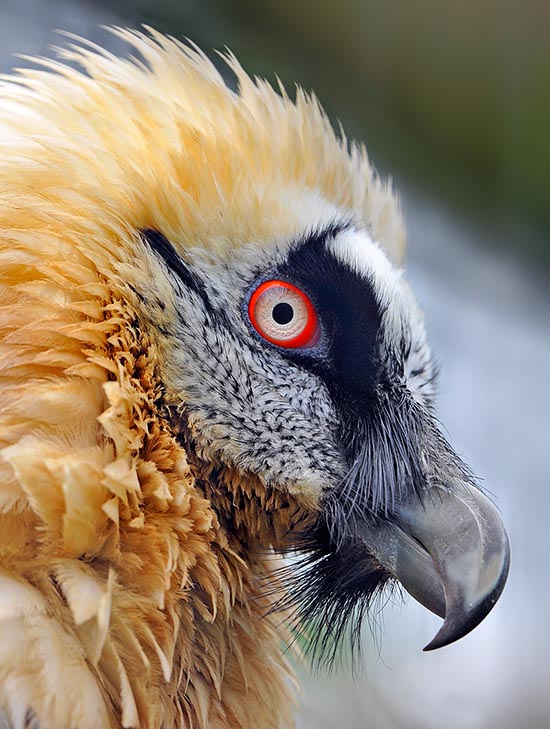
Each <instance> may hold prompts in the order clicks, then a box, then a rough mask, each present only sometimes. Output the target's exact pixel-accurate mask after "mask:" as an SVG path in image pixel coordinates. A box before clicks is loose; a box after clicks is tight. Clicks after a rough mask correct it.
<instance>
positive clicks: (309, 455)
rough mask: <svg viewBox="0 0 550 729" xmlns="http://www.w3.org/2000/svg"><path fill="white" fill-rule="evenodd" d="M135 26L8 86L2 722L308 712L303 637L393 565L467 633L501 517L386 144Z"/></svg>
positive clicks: (344, 623) (359, 602) (245, 720)
mask: <svg viewBox="0 0 550 729" xmlns="http://www.w3.org/2000/svg"><path fill="white" fill-rule="evenodd" d="M116 32H117V33H118V34H119V35H120V36H122V37H123V38H124V39H125V40H126V41H128V42H129V43H130V44H132V46H133V47H134V51H135V53H136V54H137V56H138V57H137V58H130V59H121V58H116V57H114V56H112V55H111V54H109V53H108V52H106V51H104V50H102V49H100V48H97V47H93V46H91V44H86V43H85V42H79V43H77V44H75V45H73V46H69V47H67V48H65V49H62V50H60V51H59V52H60V55H61V57H62V60H61V61H60V62H54V61H41V62H39V64H40V66H41V67H39V68H34V69H32V70H31V69H26V70H23V71H20V72H19V75H17V76H13V77H10V78H7V79H5V80H4V81H3V82H2V88H1V91H0V97H1V103H0V139H1V140H2V145H3V150H4V151H3V156H2V163H1V165H0V177H1V185H2V191H3V192H2V196H1V199H0V256H1V269H0V270H1V274H2V279H1V289H0V341H1V348H2V349H1V357H0V377H1V380H0V382H1V388H2V409H1V411H0V426H1V427H0V448H1V450H0V458H1V460H0V470H1V476H0V478H1V481H0V555H1V556H0V723H2V721H4V722H5V724H2V725H3V726H4V725H6V726H10V727H13V728H14V729H16V728H19V727H27V726H28V727H30V726H32V727H42V728H43V729H46V728H47V727H56V729H72V728H74V727H79V729H86V728H87V727H90V728H92V727H93V728H95V729H97V727H101V728H103V727H115V726H123V727H136V728H138V727H141V728H143V729H145V728H148V729H149V728H151V729H154V728H157V727H158V728H160V727H163V728H165V729H170V728H172V727H174V728H175V727H191V726H193V727H204V728H206V727H209V728H210V729H221V728H222V727H223V728H226V727H235V728H242V729H250V728H251V727H262V729H269V728H270V727H273V728H274V729H275V728H276V727H289V726H291V725H292V703H291V701H290V700H289V680H290V679H289V676H290V675H291V672H290V669H289V666H288V665H287V657H286V654H285V652H284V648H283V647H282V644H283V643H284V641H290V642H293V641H294V640H296V642H297V643H298V644H300V645H301V646H303V645H304V641H305V645H306V648H307V649H308V650H310V651H311V652H312V653H313V654H314V656H315V657H316V659H317V660H318V661H320V662H321V663H330V662H331V661H332V659H333V658H334V656H335V655H336V651H337V648H338V645H339V643H340V641H341V639H342V638H343V637H344V636H345V635H346V634H348V633H349V632H350V631H351V634H352V635H353V636H355V637H356V638H357V636H358V635H359V627H360V623H361V619H362V618H363V617H364V616H365V615H366V614H367V613H368V608H369V604H370V603H371V601H372V600H373V598H375V597H376V596H378V595H380V594H381V592H382V591H383V590H384V588H385V587H386V586H390V587H391V585H395V584H400V585H402V587H403V588H404V589H405V590H406V591H408V592H409V593H410V594H411V595H412V596H413V597H414V598H416V599H417V600H418V601H420V602H421V603H422V604H423V605H424V606H425V607H426V608H428V609H429V610H431V611H432V612H434V613H436V614H437V615H439V616H440V617H441V618H443V624H442V627H441V629H440V630H439V632H438V634H437V635H436V637H435V638H434V639H433V640H432V641H431V643H430V644H429V645H428V646H427V648H428V649H433V648H437V647H440V646H444V645H446V644H448V643H450V642H452V641H455V640H457V639H458V638H460V637H462V636H464V635H465V634H466V633H468V632H469V631H470V630H472V629H473V628H474V627H475V626H476V625H477V624H478V623H479V622H480V621H481V620H482V619H483V618H484V617H485V615H486V614H487V613H488V612H489V611H490V609H491V608H492V606H493V605H494V603H495V602H496V600H497V599H498V597H499V595H500V593H501V591H502V589H503V586H504V582H505V580H506V576H507V571H508V562H509V556H508V555H509V550H508V541H507V537H506V532H505V530H504V527H503V525H502V522H501V519H500V516H499V514H498V512H497V510H496V509H495V507H494V506H493V505H492V503H491V501H489V500H488V499H487V497H486V496H485V495H484V494H483V493H482V492H481V491H480V490H479V488H478V486H477V485H476V482H475V479H474V478H473V475H472V473H471V472H470V470H469V469H468V467H467V466H466V465H465V464H464V463H463V462H462V461H461V459H460V458H459V457H458V456H457V455H456V453H455V452H454V451H453V449H452V448H451V446H450V445H449V443H448V442H447V440H446V439H445V437H444V436H443V435H442V432H441V430H440V428H439V425H438V423H437V420H436V418H435V416H434V412H433V406H432V401H433V394H434V380H435V377H436V370H435V368H434V364H433V360H432V356H431V353H430V348H429V345H428V343H427V339H426V333H425V329H424V325H423V320H422V315H421V312H420V310H419V308H418V306H417V304H416V302H415V299H414V296H413V294H412V292H411V290H410V288H409V286H408V285H407V283H406V281H405V278H404V276H403V272H402V269H401V264H402V255H403V248H404V231H403V224H402V219H401V215H400V210H399V205H398V202H397V200H396V198H395V195H394V193H393V191H392V189H391V186H390V185H389V184H387V183H385V182H382V181H381V180H380V179H379V178H378V177H377V176H376V174H375V173H374V171H373V169H372V167H371V165H370V163H369V160H368V157H367V155H366V152H365V150H364V148H363V147H362V146H360V145H357V144H355V143H353V142H352V143H350V142H348V140H346V138H345V137H344V136H343V135H340V136H339V135H337V134H335V132H334V131H333V129H332V128H331V125H330V123H329V121H328V120H327V117H326V116H325V114H324V113H323V111H322V110H321V108H320V106H319V104H318V102H317V101H316V99H315V97H313V96H311V95H308V94H306V93H304V92H303V91H301V90H300V89H298V91H297V93H296V98H295V99H294V100H291V99H290V98H289V97H288V95H287V94H286V92H285V91H284V89H280V90H279V91H278V92H277V91H275V90H274V89H273V88H272V87H271V86H269V85H268V84H267V83H266V82H264V81H262V80H259V79H251V78H249V77H248V76H247V75H246V73H245V72H244V71H243V70H242V68H241V67H240V66H239V64H238V63H237V61H236V60H235V59H234V58H233V57H232V56H229V55H228V56H226V57H225V61H226V63H227V65H228V70H229V71H230V72H232V73H233V74H234V75H235V77H236V81H237V87H238V91H237V92H234V91H232V90H230V88H229V87H228V86H227V84H226V83H225V81H224V79H223V78H222V76H221V75H220V74H219V72H218V71H217V70H216V68H215V67H214V65H212V63H211V62H210V61H209V60H207V58H206V57H204V55H202V54H201V53H200V52H199V51H198V50H196V49H193V48H190V47H189V46H186V45H183V44H181V43H179V42H177V41H175V40H173V39H169V38H166V37H164V36H161V35H160V34H157V33H155V32H153V31H150V33H149V34H148V35H144V34H141V33H137V32H130V31H116ZM67 61H68V62H69V63H65V62H67ZM75 65H79V66H80V69H81V70H76V69H75V67H74V66H75ZM297 636H298V639H297ZM300 636H301V638H300Z"/></svg>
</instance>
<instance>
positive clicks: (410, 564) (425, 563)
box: [358, 481, 510, 651]
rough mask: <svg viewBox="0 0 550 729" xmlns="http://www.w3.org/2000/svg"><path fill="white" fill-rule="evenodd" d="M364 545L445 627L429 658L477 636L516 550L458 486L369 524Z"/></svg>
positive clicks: (488, 512) (488, 506)
mask: <svg viewBox="0 0 550 729" xmlns="http://www.w3.org/2000/svg"><path fill="white" fill-rule="evenodd" d="M358 536H359V539H360V540H361V541H362V542H363V543H364V545H365V547H366V548H367V549H368V551H369V552H370V553H371V554H372V555H373V556H374V557H375V558H376V560H377V561H378V562H379V563H380V565H381V566H382V567H383V568H384V569H385V570H387V571H388V572H389V573H390V574H392V575H393V576H394V577H395V578H396V579H397V580H398V581H399V582H400V583H401V584H402V585H403V587H404V588H405V589H406V590H407V592H409V593H410V594H411V595H412V596H413V597H414V598H416V599H417V600H418V601H419V602H420V603H421V604H422V605H424V606H425V607H427V608H428V610H431V611H432V612H433V613H435V614H436V615H438V616H439V617H441V618H443V619H444V622H443V625H442V626H441V629H440V630H439V632H438V633H437V635H436V636H435V638H434V639H433V640H432V641H431V642H430V643H429V644H428V645H427V646H426V647H425V648H424V650H425V651H429V650H434V649H435V648H441V647H442V646H445V645H448V644H449V643H453V642H454V641H456V640H458V639H459V638H462V637H463V636H464V635H466V634H467V633H469V632H470V631H471V630H473V629H474V628H475V627H476V626H477V625H478V624H479V623H480V622H481V621H482V620H483V619H484V618H485V616H486V615H487V614H488V613H489V612H490V610H491V609H492V608H493V606H494V605H495V603H496V601H497V600H498V598H499V597H500V595H501V593H502V590H503V588H504V585H505V583H506V579H507V577H508V569H509V565H510V546H509V542H508V536H507V534H506V530H505V528H504V525H503V523H502V519H501V517H500V514H499V513H498V511H497V509H496V507H495V506H494V505H493V503H492V502H491V501H490V500H489V499H488V498H487V497H486V496H484V495H483V494H482V493H481V491H479V490H478V489H477V488H475V487H473V486H470V485H466V484H464V483H462V482H460V481H455V482H453V483H452V484H450V485H445V486H443V485H435V486H432V487H431V488H430V489H429V490H426V491H425V492H424V495H423V498H422V499H419V498H418V497H415V498H410V499H408V500H404V501H402V502H401V503H399V504H398V505H397V506H396V508H395V510H394V512H393V514H392V518H391V521H390V520H389V519H380V520H378V521H377V522H376V523H364V524H362V525H361V526H360V527H359V534H358Z"/></svg>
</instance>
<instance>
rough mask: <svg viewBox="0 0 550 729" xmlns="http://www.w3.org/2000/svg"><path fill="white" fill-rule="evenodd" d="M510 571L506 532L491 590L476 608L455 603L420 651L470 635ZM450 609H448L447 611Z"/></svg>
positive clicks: (494, 602) (488, 608)
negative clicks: (432, 636) (459, 605)
mask: <svg viewBox="0 0 550 729" xmlns="http://www.w3.org/2000/svg"><path fill="white" fill-rule="evenodd" d="M509 570H510V542H509V541H508V537H507V535H506V532H504V535H503V554H502V565H501V569H500V574H499V577H498V579H497V580H496V581H495V585H494V588H493V590H492V591H491V592H490V594H489V595H487V596H486V597H485V599H483V600H482V601H481V602H480V603H479V604H478V605H477V606H475V607H473V608H472V607H470V608H469V609H466V610H464V609H461V608H459V607H458V605H457V604H456V603H454V604H453V603H451V605H450V606H448V608H447V612H446V615H445V619H444V622H443V625H442V626H441V628H440V629H439V631H438V632H437V634H436V636H435V637H434V638H433V639H432V640H431V641H430V642H429V643H428V645H427V646H425V647H424V648H423V649H422V650H423V651H424V652H429V651H433V650H437V649H438V648H443V647H445V646H447V645H450V644H451V643H454V642H455V641H457V640H460V638H463V637H464V636H465V635H467V634H468V633H470V632H471V631H472V630H473V629H474V628H476V627H477V626H478V625H479V623H480V622H481V621H482V620H484V618H485V617H486V616H487V615H488V614H489V613H490V612H491V610H492V609H493V608H494V606H495V605H496V603H497V601H498V600H499V598H500V596H501V594H502V591H503V590H504V586H505V584H506V580H507V579H508V573H509ZM449 608H450V609H449Z"/></svg>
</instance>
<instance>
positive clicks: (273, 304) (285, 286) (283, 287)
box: [248, 280, 319, 349]
mask: <svg viewBox="0 0 550 729" xmlns="http://www.w3.org/2000/svg"><path fill="white" fill-rule="evenodd" d="M248 316H249V318H250V321H251V323H252V326H253V327H254V329H255V330H256V331H257V332H258V334H260V335H261V336H262V337H263V338H264V339H266V340H267V341H268V342H271V344H276V345H278V346H279V347H285V348H287V349H300V348H303V347H312V346H313V345H314V344H316V343H317V341H318V339H319V321H318V319H317V314H316V313H315V309H314V308H313V304H312V303H311V300H310V298H309V296H307V295H306V294H304V292H303V291H300V289H299V288H297V287H296V286H293V285H292V284H290V283H288V282H287V281H279V280H273V281H266V282H265V283H263V284H261V286H258V288H257V289H256V290H255V291H254V293H253V294H252V296H251V297H250V301H249V302H248Z"/></svg>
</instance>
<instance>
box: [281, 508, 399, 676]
mask: <svg viewBox="0 0 550 729" xmlns="http://www.w3.org/2000/svg"><path fill="white" fill-rule="evenodd" d="M285 556H286V558H287V560H288V564H287V565H285V566H284V567H282V568H279V569H278V570H277V575H276V577H277V580H282V582H283V584H284V590H285V595H284V597H282V598H279V599H278V600H277V601H276V602H275V603H274V604H273V606H272V609H271V612H278V611H281V610H284V611H287V612H289V613H290V614H291V616H292V617H291V626H290V630H291V634H292V636H293V640H294V641H295V642H296V644H297V645H298V647H299V649H300V651H302V652H303V653H304V654H305V655H306V656H307V657H308V659H309V660H310V661H311V663H312V665H313V667H314V668H316V669H324V670H328V671H329V672H330V671H331V670H332V669H334V668H336V667H337V666H338V665H339V664H340V663H341V662H343V660H345V659H347V658H348V657H349V658H350V660H351V664H352V667H353V668H354V669H356V668H357V667H358V666H359V665H360V662H361V630H362V626H363V623H364V621H365V619H366V617H367V615H368V613H369V612H370V609H371V608H372V604H373V602H375V601H376V600H377V599H380V598H382V595H383V593H384V588H385V587H386V586H387V585H388V584H389V580H390V578H391V576H390V575H389V573H387V572H386V571H385V570H384V569H383V568H382V567H381V566H380V565H379V564H378V563H377V562H376V560H375V559H374V558H373V557H372V555H371V554H369V552H368V551H367V550H366V549H365V547H364V545H363V544H361V543H360V542H359V541H355V540H351V539H350V540H349V541H346V542H345V543H342V544H340V545H339V546H336V545H335V544H334V543H333V542H332V541H331V532H330V529H329V527H328V525H327V523H326V522H325V520H324V518H323V517H320V519H319V520H318V522H317V523H316V524H315V525H314V526H313V527H312V528H310V529H308V531H307V532H304V533H302V534H297V535H294V537H293V546H292V548H291V550H289V551H288V552H286V554H285ZM393 584H395V583H393Z"/></svg>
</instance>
